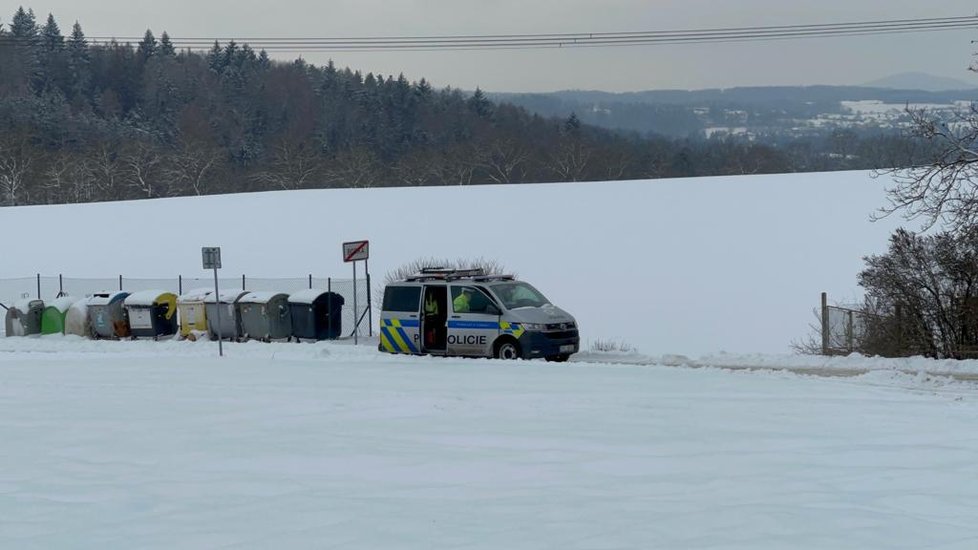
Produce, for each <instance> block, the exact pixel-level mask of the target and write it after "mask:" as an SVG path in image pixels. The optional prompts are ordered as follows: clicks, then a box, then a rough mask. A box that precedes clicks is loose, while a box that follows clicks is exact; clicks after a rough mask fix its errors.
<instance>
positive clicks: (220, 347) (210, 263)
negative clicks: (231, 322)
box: [200, 246, 224, 357]
mask: <svg viewBox="0 0 978 550" xmlns="http://www.w3.org/2000/svg"><path fill="white" fill-rule="evenodd" d="M200 256H201V259H202V260H203V263H204V269H213V270H214V305H216V306H217V307H216V308H214V310H215V311H216V312H217V319H216V320H215V323H217V353H218V355H220V356H221V357H224V338H222V336H223V335H222V334H221V289H220V287H219V286H218V284H217V270H218V269H220V268H221V247H219V246H205V247H203V248H201V249H200ZM204 309H205V311H206V308H204Z"/></svg>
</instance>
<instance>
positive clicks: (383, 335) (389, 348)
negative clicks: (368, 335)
mask: <svg viewBox="0 0 978 550" xmlns="http://www.w3.org/2000/svg"><path fill="white" fill-rule="evenodd" d="M380 345H381V346H383V347H384V351H386V352H387V353H397V350H396V349H394V344H391V341H390V338H389V337H388V336H387V329H386V328H382V329H380Z"/></svg>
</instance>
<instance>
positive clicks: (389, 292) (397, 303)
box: [384, 286, 421, 313]
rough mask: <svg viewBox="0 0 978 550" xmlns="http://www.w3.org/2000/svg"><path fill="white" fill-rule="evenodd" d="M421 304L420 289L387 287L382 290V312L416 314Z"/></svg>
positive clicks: (417, 287)
mask: <svg viewBox="0 0 978 550" xmlns="http://www.w3.org/2000/svg"><path fill="white" fill-rule="evenodd" d="M420 304H421V287H419V286H389V287H387V288H386V289H385V290H384V311H410V312H413V313H417V312H418V310H419V309H420Z"/></svg>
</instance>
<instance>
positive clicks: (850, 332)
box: [846, 309, 855, 353]
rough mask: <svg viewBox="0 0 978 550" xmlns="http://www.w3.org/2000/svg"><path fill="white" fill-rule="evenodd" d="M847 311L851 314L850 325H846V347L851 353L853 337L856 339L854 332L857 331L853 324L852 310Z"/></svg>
mask: <svg viewBox="0 0 978 550" xmlns="http://www.w3.org/2000/svg"><path fill="white" fill-rule="evenodd" d="M847 313H848V314H849V323H848V326H846V347H847V348H848V350H849V353H852V352H853V349H852V348H853V339H854V336H853V334H854V333H855V326H853V324H852V310H851V309H850V310H849V311H847Z"/></svg>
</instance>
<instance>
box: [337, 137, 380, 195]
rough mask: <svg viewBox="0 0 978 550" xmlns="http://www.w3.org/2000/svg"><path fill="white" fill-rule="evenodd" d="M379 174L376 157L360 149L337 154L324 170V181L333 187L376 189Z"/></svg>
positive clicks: (378, 164)
mask: <svg viewBox="0 0 978 550" xmlns="http://www.w3.org/2000/svg"><path fill="white" fill-rule="evenodd" d="M380 174H381V167H380V163H379V162H378V161H377V157H376V156H375V155H374V154H373V152H372V151H370V150H368V149H364V148H362V147H357V148H354V149H351V150H349V151H344V152H342V153H339V154H338V155H336V157H335V158H334V159H333V162H332V163H330V164H329V165H328V166H327V167H326V169H325V177H326V181H327V182H329V183H330V185H331V186H333V187H354V188H363V187H376V186H377V184H379V183H380Z"/></svg>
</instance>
